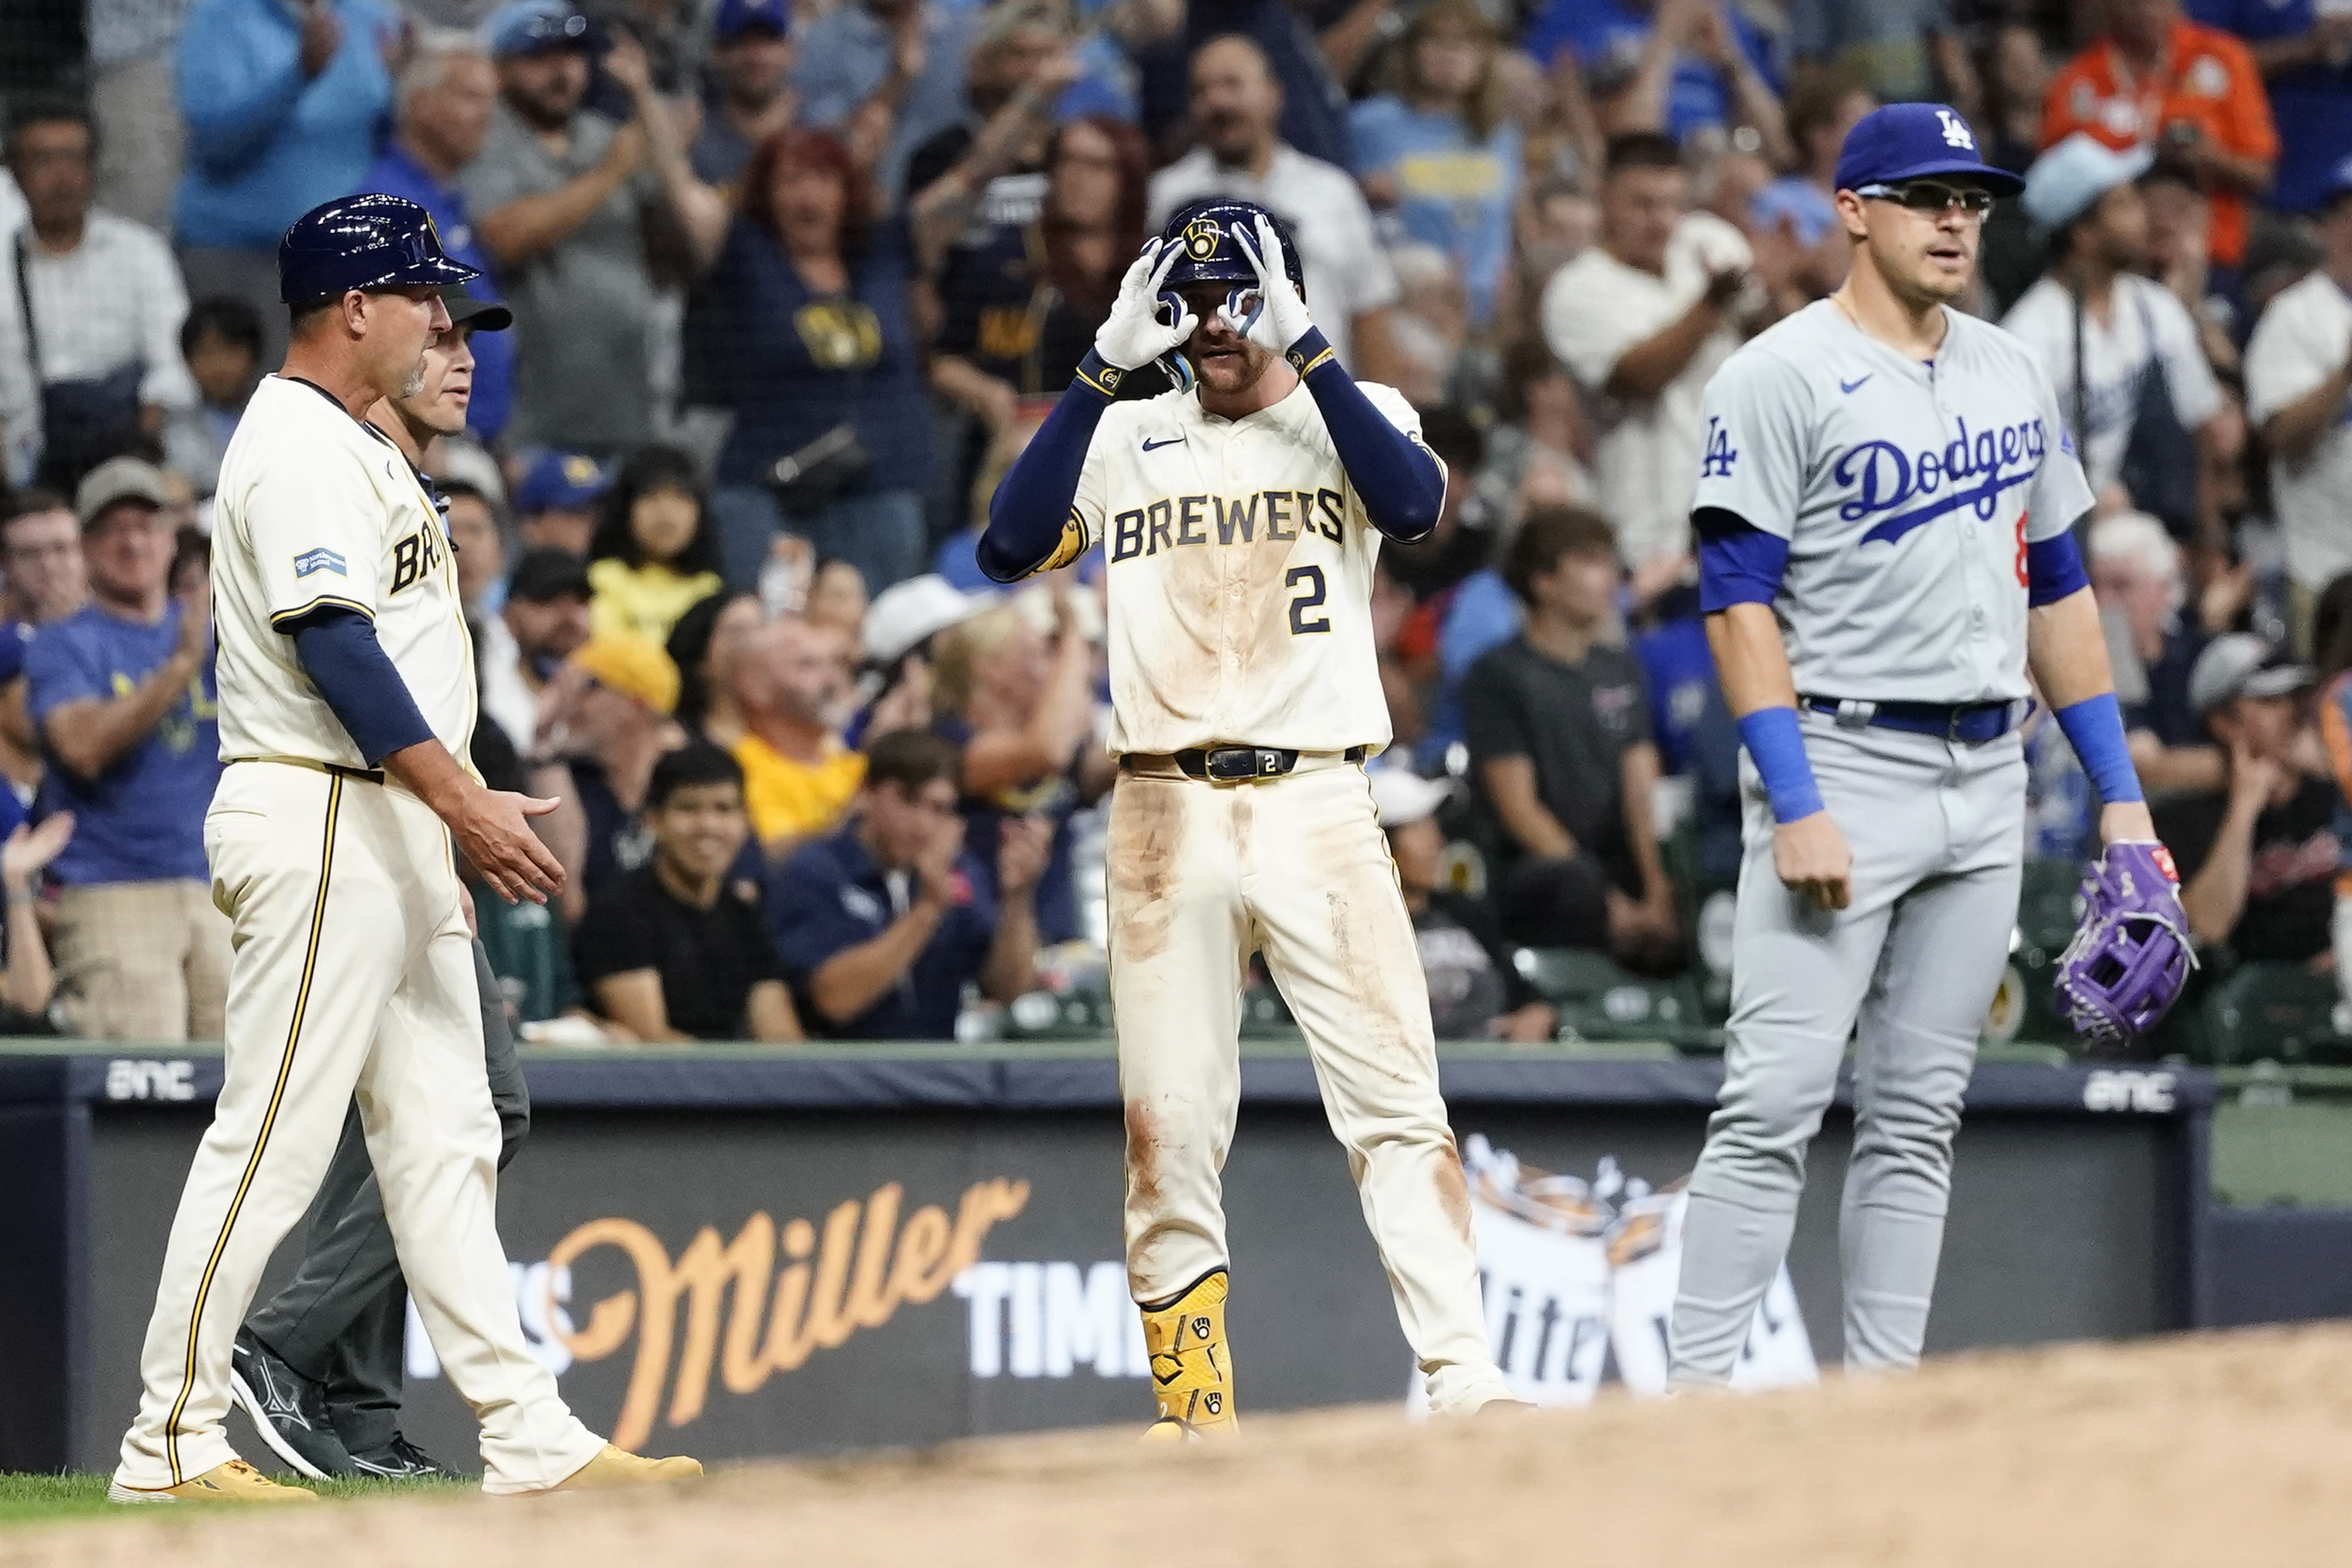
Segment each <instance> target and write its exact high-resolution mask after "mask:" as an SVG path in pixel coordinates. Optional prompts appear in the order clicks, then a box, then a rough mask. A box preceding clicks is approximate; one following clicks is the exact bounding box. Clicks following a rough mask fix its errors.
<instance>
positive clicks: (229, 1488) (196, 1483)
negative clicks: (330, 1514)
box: [106, 1459, 319, 1503]
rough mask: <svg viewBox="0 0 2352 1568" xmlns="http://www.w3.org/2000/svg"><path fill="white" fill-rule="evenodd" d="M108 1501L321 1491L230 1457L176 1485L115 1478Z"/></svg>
mask: <svg viewBox="0 0 2352 1568" xmlns="http://www.w3.org/2000/svg"><path fill="white" fill-rule="evenodd" d="M106 1500H107V1501H109V1502H132V1503H137V1502H317V1501H318V1500H319V1494H318V1493H316V1492H314V1491H310V1490H308V1489H305V1488H302V1487H288V1486H280V1485H278V1483H277V1482H276V1481H273V1480H271V1479H269V1478H268V1476H265V1475H263V1474H262V1473H261V1472H260V1471H259V1470H257V1469H255V1468H253V1467H252V1466H251V1465H248V1464H247V1463H246V1462H245V1461H244V1460H243V1459H231V1460H230V1461H229V1462H228V1463H226V1464H225V1465H215V1466H214V1467H213V1468H211V1469H209V1470H206V1471H205V1473H204V1474H203V1475H201V1476H192V1477H190V1478H189V1479H186V1480H184V1481H182V1482H181V1483H180V1484H179V1485H178V1486H176V1487H126V1486H124V1485H123V1484H122V1483H121V1481H116V1482H113V1483H112V1484H110V1486H108V1488H107V1489H106Z"/></svg>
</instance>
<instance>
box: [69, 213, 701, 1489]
mask: <svg viewBox="0 0 2352 1568" xmlns="http://www.w3.org/2000/svg"><path fill="white" fill-rule="evenodd" d="M472 276H474V273H473V271H472V269H471V268H466V267H461V266H458V265H457V264H456V263H454V262H452V261H450V260H449V259H448V258H446V256H445V255H444V254H443V253H442V249H441V242H440V238H439V236H437V235H436V233H435V232H434V230H433V226H432V223H431V220H430V219H428V218H427V217H426V216H425V212H424V210H423V209H422V208H420V207H418V206H416V205H414V204H412V203H409V202H405V201H402V200H400V199H399V198H397V197H394V196H383V195H363V196H354V197H350V198H347V199H344V200H341V201H337V202H331V203H328V204H327V205H324V206H321V207H318V208H315V209H313V210H312V211H310V213H307V214H305V215H304V216H302V217H301V218H300V219H299V220H297V222H296V223H295V224H294V226H292V227H291V228H289V230H287V232H286V237H285V238H284V239H283V240H282V241H281V242H280V244H279V247H278V279H279V285H280V294H281V297H282V298H284V299H285V300H286V301H287V302H288V303H289V304H290V305H291V306H292V307H293V315H294V321H293V332H292V344H291V346H290V347H289V350H288V352H287V355H286V365H285V369H284V370H283V371H282V372H281V373H280V374H278V375H276V376H272V377H269V378H267V379H265V380H264V381H263V382H262V384H261V385H260V387H259V388H258V389H257V391H256V392H255V393H254V395H253V400H252V402H251V403H250V404H248V405H247V408H246V413H245V417H244V419H243V420H242V421H241V422H240V423H239V424H238V426H237V430H236V436H235V437H233V438H232V439H231V441H230V443H229V447H228V451H227V453H226V455H225V456H224V458H222V462H221V475H220V487H219V490H218V492H217V496H216V500H215V522H214V530H213V550H214V554H213V595H214V606H215V625H216V626H217V633H216V635H217V637H218V640H219V667H218V668H219V672H220V677H219V679H220V725H221V755H222V760H223V762H224V763H227V764H228V766H227V767H226V770H225V771H224V773H223V775H222V778H221V783H220V786H219V788H218V790H217V791H216V792H215V795H214V798H213V805H212V810H211V813H210V815H209V816H207V817H206V819H205V851H206V853H207V855H208V856H209V858H210V859H211V862H212V873H213V889H214V894H213V896H214V898H215V900H217V901H218V902H219V903H220V905H221V907H222V908H223V909H224V910H226V911H227V912H228V915H229V918H230V920H231V921H232V922H233V923H232V931H233V941H234V944H235V947H236V957H235V959H234V961H233V963H232V966H231V969H230V973H229V995H228V1015H227V1018H228V1021H227V1059H226V1078H225V1080H224V1082H223V1084H222V1086H221V1092H220V1100H219V1101H218V1104H217V1105H216V1107H215V1111H214V1116H213V1123H212V1126H211V1127H210V1129H209V1130H207V1131H206V1132H205V1139H204V1142H203V1144H202V1145H201V1147H200V1148H199V1149H198V1151H197V1153H196V1158H195V1162H194V1164H193V1166H192V1167H191V1168H190V1170H189V1173H188V1180H187V1185H186V1188H185V1190H184V1192H183V1193H182V1194H181V1198H180V1208H179V1213H178V1215H177V1216H176V1217H175V1218H174V1220H173V1226H172V1237H171V1242H170V1244H169V1246H168V1247H167V1248H166V1250H165V1253H164V1258H163V1279H162V1281H161V1283H160V1284H159V1286H158V1288H157V1290H156V1299H155V1310H154V1315H153V1316H152V1319H151V1320H150V1321H149V1322H148V1328H147V1339H146V1343H145V1346H144V1348H143V1350H142V1352H141V1358H140V1370H141V1373H142V1377H143V1378H144V1381H145V1384H146V1386H145V1390H144V1393H143V1394H142V1398H141V1401H140V1406H139V1414H138V1416H137V1418H136V1419H135V1420H134V1421H133V1422H132V1423H131V1430H130V1432H129V1434H128V1435H127V1436H125V1437H124V1438H123V1442H122V1459H121V1465H120V1467H119V1468H117V1469H116V1471H115V1475H114V1484H113V1486H112V1487H111V1488H110V1490H109V1493H108V1495H109V1496H110V1497H111V1498H112V1499H114V1500H116V1501H119V1502H165V1501H205V1500H255V1501H278V1500H297V1501H299V1500H305V1499H307V1498H309V1497H310V1495H311V1494H310V1493H309V1492H307V1491H304V1490H302V1489H299V1488H294V1487H281V1486H277V1485H275V1484H273V1483H271V1482H269V1481H268V1480H267V1479H264V1478H263V1477H262V1476H260V1475H259V1474H258V1473H257V1472H256V1471H255V1470H254V1469H253V1468H251V1467H250V1466H247V1464H246V1463H245V1462H244V1461H243V1460H241V1459H239V1458H237V1457H236V1454H235V1453H234V1452H233V1451H232V1450H231V1449H230V1447H229V1445H228V1440H227V1438H226V1436H225V1435H224V1433H223V1431H222V1428H221V1417H222V1415H223V1413H224V1412H225V1410H226V1406H227V1403H228V1383H229V1350H230V1342H231V1341H232V1339H233V1338H234V1337H235V1335H236V1327H237V1323H238V1321H239V1320H240V1319H242V1318H243V1317H244V1315H245V1310H246V1308H247V1304H248V1303H249V1302H250V1301H251V1300H252V1297H253V1292H254V1288H255V1286H256V1285H257V1283H258V1282H259V1279H260V1277H261V1271H262V1268H263V1266H264V1265H265V1264H266V1263H267V1262H268V1259H269V1255H270V1253H271V1251H272V1250H273V1249H274V1248H275V1247H277V1245H278V1239H279V1238H280V1237H282V1236H284V1235H285V1233H286V1231H287V1229H288V1228H289V1226H291V1225H292V1224H293V1223H294V1221H295V1220H296V1219H297V1218H298V1217H299V1215H301V1213H302V1211H303V1209H304V1208H305V1207H306V1206H307V1205H309V1204H310V1198H311V1194H313V1193H314V1192H315V1191H316V1190H317V1188H318V1185H319V1181H320V1175H321V1173H323V1172H324V1171H325V1169H326V1166H327V1163H328V1159H329V1156H330V1155H331V1152H332V1151H333V1149H334V1146H335V1142H336V1137H337V1134H338V1132H339V1131H340V1130H341V1126H342V1123H343V1113H344V1108H345V1107H346V1106H347V1105H348V1104H349V1103H350V1101H351V1100H352V1094H353V1092H354V1090H356V1091H357V1094H358V1098H359V1105H360V1115H361V1120H362V1125H363V1127H364V1129H365V1131H366V1134H367V1143H368V1153H369V1156H370V1159H371V1160H372V1162H373V1164H374V1167H375V1173H376V1179H377V1183H378V1184H379V1186H380V1187H381V1189H382V1192H383V1207H384V1213H385V1215H387V1216H388V1217H389V1219H390V1220H391V1223H392V1231H393V1235H394V1238H395V1240H396V1241H397V1243H398V1247H399V1255H400V1261H401V1264H402V1267H403V1268H404V1271H405V1273H406V1275H407V1277H408V1284H409V1289H410V1290H411V1292H412V1293H413V1295H414V1296H415V1300H416V1304H417V1308H418V1310H419V1311H420V1312H421V1314H422V1315H423V1317H424V1320H425V1327H426V1329H427V1330H428V1331H430V1333H431V1334H432V1337H433V1342H434V1346H435V1348H436V1350H437V1351H438V1352H440V1354H441V1360H442V1364H443V1365H444V1366H445V1367H446V1369H447V1370H448V1373H449V1378H450V1381H451V1383H452V1384H454V1385H455V1386H456V1388H457V1392H458V1394H461V1395H462V1396H463V1397H464V1398H465V1400H466V1401H467V1404H468V1405H472V1407H473V1408H474V1411H475V1413H476V1415H478V1418H479V1419H480V1421H481V1424H482V1444H481V1448H482V1458H483V1462H484V1466H485V1474H484V1477H483V1482H482V1487H483V1489H484V1490H485V1491H488V1492H494V1493H505V1494H513V1493H521V1492H531V1491H544V1490H551V1489H557V1488H564V1487H583V1486H602V1485H614V1484H628V1483H631V1482H636V1481H646V1480H664V1479H674V1478H676V1477H678V1476H681V1475H690V1474H696V1473H698V1472H699V1469H700V1467H699V1466H698V1465H696V1464H695V1463H694V1461H692V1460H691V1459H675V1460H660V1461H655V1460H648V1459H642V1458H637V1457H635V1456H634V1455H627V1454H623V1453H622V1452H621V1451H620V1450H618V1449H616V1448H614V1447H611V1446H610V1445H608V1444H605V1443H603V1442H602V1441H600V1440H599V1439H598V1438H597V1437H596V1436H594V1435H593V1433H591V1432H589V1431H588V1429H587V1428H586V1427H584V1426H582V1425H581V1424H580V1422H579V1420H578V1419H577V1418H575V1417H574V1416H573V1415H572V1412H571V1411H570V1410H569V1409H568V1408H567V1407H566V1406H565V1405H564V1403H563V1401H562V1398H561V1397H560V1396H559V1395H558V1394H557V1393H556V1390H555V1383H554V1379H553V1378H552V1377H551V1376H550V1375H549V1373H548V1372H547V1371H546V1369H545V1368H544V1367H542V1366H541V1364H540V1363H538V1362H537V1361H535V1360H533V1359H532V1358H531V1356H530V1352H529V1351H528V1349H527V1347H526V1345H525V1343H524V1341H523V1337H522V1329H521V1324H520V1321H519V1320H518V1318H517V1315H516V1311H515V1303H514V1296H513V1292H512V1289H511V1288H510V1286H509V1282H508V1276H507V1263H506V1258H505V1255H504V1253H503V1251H502V1249H501V1248H500V1247H499V1237H498V1233H497V1230H496V1227H495V1220H496V1215H495V1212H494V1205H495V1200H496V1195H497V1180H496V1176H495V1171H496V1166H497V1160H498V1154H499V1123H498V1118H497V1116H496V1115H495V1113H494V1112H493V1111H492V1110H491V1106H490V1096H489V1089H488V1083H487V1080H486V1079H485V1076H484V1071H483V1065H482V1034H481V1018H480V1016H479V1014H478V1012H477V1010H476V991H475V979H474V964H473V954H472V951H471V945H470V943H469V942H468V940H467V931H466V921H465V916H464V913H463V910H461V908H460V905H459V890H458V883H457V873H456V871H455V869H454V868H453V865H452V860H451V841H452V839H453V838H454V839H455V841H456V844H457V847H459V848H461V849H463V850H464V852H465V854H466V856H467V858H468V859H469V860H471V861H472V862H473V864H474V865H475V867H476V868H478V870H479V871H480V873H481V874H482V877H483V879H484V880H485V881H486V882H487V883H488V885H489V886H490V887H491V888H492V889H495V890H496V891H498V892H499V894H500V896H502V897H506V898H509V899H513V898H517V897H528V898H530V899H533V900H543V899H544V898H545V897H546V895H547V893H548V892H549V891H550V890H551V889H554V888H555V887H556V886H557V885H558V884H559V883H560V882H561V880H562V871H561V869H560V868H558V867H557V865H556V862H555V860H554V859H553V858H552V857H551V856H550V855H549V854H548V852H547V851H546V850H545V849H544V848H543V847H541V846H540V844H539V843H538V841H537V840H536V838H534V837H532V834H531V830H530V823H529V821H528V818H529V817H530V816H533V815H537V814H539V813H541V812H544V811H546V810H548V809H549V808H550V806H551V804H552V803H550V802H538V801H531V800H529V799H526V798H524V797H522V796H520V795H500V794H494V793H492V792H491V791H489V790H488V789H485V788H484V787H483V786H482V784H480V783H479V782H478V780H477V779H476V778H475V777H474V776H473V775H472V773H470V772H468V771H467V767H466V765H465V763H462V762H461V761H460V760H459V759H461V758H463V757H464V756H465V755H466V754H467V741H468V737H469V734H470V732H471V731H472V728H473V723H474V692H475V686H474V668H473V650H472V646H471V643H470V641H469V640H468V638H467V632H466V627H465V622H464V619H463V616H462V613H461V611H460V608H459V605H458V600H457V574H456V571H455V568H454V565H453V563H452V562H451V559H450V551H449V547H448V541H447V538H446V534H445V532H444V531H443V526H442V523H441V521H440V519H439V518H438V517H437V516H436V513H435V510H434V508H433V505H432V503H431V501H430V500H427V499H426V496H425V490H424V489H423V488H422V487H421V486H420V485H419V484H418V483H417V481H416V476H415V470H414V469H413V468H410V466H409V464H408V461H407V459H406V458H404V457H403V456H402V455H401V453H400V450H399V449H398V448H397V447H394V445H393V444H392V443H391V441H389V440H388V439H387V438H385V437H383V435H381V434H380V433H378V432H376V431H375V430H373V428H371V427H370V426H367V425H364V424H362V422H361V421H362V416H364V415H365V414H366V412H367V411H368V409H369V408H370V407H371V406H372V405H373V404H374V403H375V402H376V401H377V400H378V399H379V398H382V397H388V396H393V397H396V396H401V395H404V394H406V393H410V392H414V391H415V390H417V389H418V387H419V386H420V385H421V376H422V371H423V363H422V356H423V353H424V351H425V346H426V345H427V344H428V343H429V342H432V341H433V339H434V336H435V334H436V333H437V332H441V331H447V330H448V328H449V314H448V311H447V310H446V309H445V308H444V307H443V305H442V303H441V300H440V296H439V294H438V293H437V292H436V289H437V287H438V286H439V285H442V284H446V283H462V282H464V281H465V280H466V279H468V278H470V277H472Z"/></svg>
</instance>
